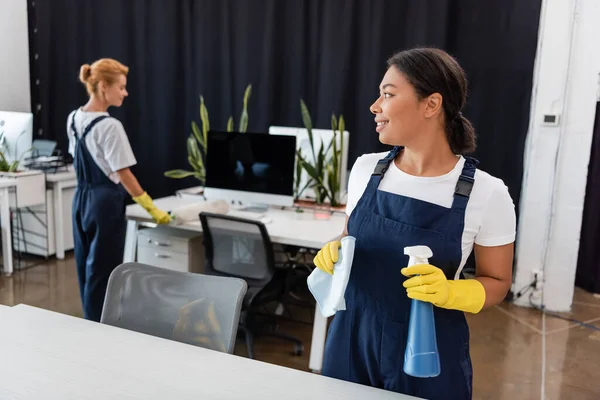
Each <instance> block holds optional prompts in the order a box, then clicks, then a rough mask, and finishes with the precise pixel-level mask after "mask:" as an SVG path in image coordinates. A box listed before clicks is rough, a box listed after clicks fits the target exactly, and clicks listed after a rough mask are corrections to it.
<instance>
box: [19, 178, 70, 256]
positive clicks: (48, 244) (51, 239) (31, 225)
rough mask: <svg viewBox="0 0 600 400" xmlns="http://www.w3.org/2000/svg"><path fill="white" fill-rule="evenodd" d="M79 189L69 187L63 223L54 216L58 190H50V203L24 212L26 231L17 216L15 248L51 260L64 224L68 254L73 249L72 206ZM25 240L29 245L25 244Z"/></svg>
mask: <svg viewBox="0 0 600 400" xmlns="http://www.w3.org/2000/svg"><path fill="white" fill-rule="evenodd" d="M74 195H75V188H74V187H73V188H65V189H64V190H63V195H62V208H63V220H62V221H57V220H56V217H55V215H54V209H55V207H54V189H46V204H42V205H38V206H33V207H28V208H25V209H21V220H22V222H23V229H22V230H20V229H18V228H20V227H21V226H20V222H19V221H17V220H16V218H17V214H16V213H15V214H13V226H14V228H13V229H15V232H14V233H13V237H14V248H15V250H16V251H22V252H25V253H28V254H35V255H38V256H42V257H49V256H52V255H54V254H56V234H55V231H56V227H55V224H56V223H62V225H63V243H64V249H65V250H66V251H69V250H73V223H72V219H71V205H72V203H73V196H74ZM23 237H24V238H25V243H23Z"/></svg>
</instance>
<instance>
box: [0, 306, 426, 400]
mask: <svg viewBox="0 0 600 400" xmlns="http://www.w3.org/2000/svg"><path fill="white" fill-rule="evenodd" d="M0 318H1V323H0V325H1V326H2V329H0V354H2V359H3V362H1V363H0V377H1V381H2V384H0V398H2V399H4V398H11V399H13V398H14V399H23V400H25V399H27V400H28V399H41V398H43V399H61V400H62V399H78V400H84V399H194V400H198V399H203V400H204V399H222V400H226V399H232V400H233V399H235V400H238V399H260V400H263V399H302V400H306V399H311V400H312V399H325V398H326V399H349V400H351V399H357V400H359V399H360V400H364V399H374V400H377V399H414V397H409V396H405V395H401V394H397V393H392V392H389V391H383V390H379V389H375V388H371V387H368V386H363V385H357V384H353V383H349V382H344V381H341V380H335V379H331V378H326V377H323V376H320V375H316V374H312V373H309V372H302V371H297V370H293V369H289V368H284V367H280V366H276V365H273V364H267V363H264V362H259V361H255V360H250V359H247V358H243V357H239V356H234V355H230V354H226V353H220V352H216V351H212V350H206V349H202V348H199V347H195V346H191V345H187V344H182V343H178V342H175V341H170V340H166V339H161V338H157V337H153V336H149V335H144V334H140V333H137V332H132V331H127V330H124V329H120V328H115V327H112V326H109V325H103V324H99V323H95V322H91V321H87V320H84V319H80V318H75V317H71V316H67V315H63V314H58V313H54V312H51V311H46V310H42V309H39V308H34V307H29V306H25V305H18V306H15V307H13V309H12V310H11V311H10V312H2V313H0Z"/></svg>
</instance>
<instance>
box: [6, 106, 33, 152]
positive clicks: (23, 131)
mask: <svg viewBox="0 0 600 400" xmlns="http://www.w3.org/2000/svg"><path fill="white" fill-rule="evenodd" d="M32 140H33V114H32V113H24V112H13V111H0V150H1V151H2V152H3V153H4V157H6V160H7V161H8V162H12V161H15V160H22V159H23V158H25V157H27V156H29V155H30V152H31V143H32ZM24 156H25V157H24Z"/></svg>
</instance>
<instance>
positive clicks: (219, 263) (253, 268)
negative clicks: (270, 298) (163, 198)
mask: <svg viewBox="0 0 600 400" xmlns="http://www.w3.org/2000/svg"><path fill="white" fill-rule="evenodd" d="M200 222H201V224H202V231H203V233H204V248H205V250H204V253H205V263H204V270H205V272H206V273H207V274H211V275H221V276H232V277H237V278H242V279H244V280H245V281H246V282H247V283H248V286H249V287H251V288H262V287H264V286H266V285H267V284H268V283H269V282H270V281H271V278H272V277H273V275H274V274H275V261H274V259H273V257H274V256H273V244H272V243H271V238H270V237H269V234H268V232H267V229H266V228H265V225H264V224H263V223H262V222H260V221H257V220H252V219H245V218H239V217H234V216H231V215H224V214H215V213H208V212H201V213H200Z"/></svg>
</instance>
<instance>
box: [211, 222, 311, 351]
mask: <svg viewBox="0 0 600 400" xmlns="http://www.w3.org/2000/svg"><path fill="white" fill-rule="evenodd" d="M200 222H201V224H202V231H203V232H204V247H205V264H204V271H205V273H207V274H212V275H218V276H232V277H237V278H241V279H244V280H245V281H246V283H247V284H248V290H247V292H246V296H245V297H244V302H243V305H242V314H241V317H240V329H241V330H242V331H243V332H244V334H245V339H246V347H247V349H248V357H249V358H254V336H258V335H264V336H271V337H277V338H280V339H283V340H289V341H291V342H293V343H294V354H295V355H302V353H303V352H304V346H303V344H302V341H300V340H299V339H297V338H295V337H293V336H290V335H286V334H284V333H280V332H277V331H276V330H275V329H271V330H264V329H259V328H258V327H257V326H256V316H257V315H258V314H257V312H256V308H257V307H259V306H261V305H265V304H267V303H269V302H272V301H279V300H280V299H281V298H282V296H283V293H284V290H285V282H282V279H281V275H282V274H278V273H277V269H276V267H275V261H274V256H273V244H272V243H271V238H270V237H269V234H268V232H267V229H266V228H265V226H264V224H263V223H262V222H260V221H257V220H251V219H243V218H238V217H233V216H230V215H223V214H214V213H208V212H201V213H200ZM270 317H271V318H273V319H274V318H275V317H276V316H275V314H273V315H271V316H270Z"/></svg>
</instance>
